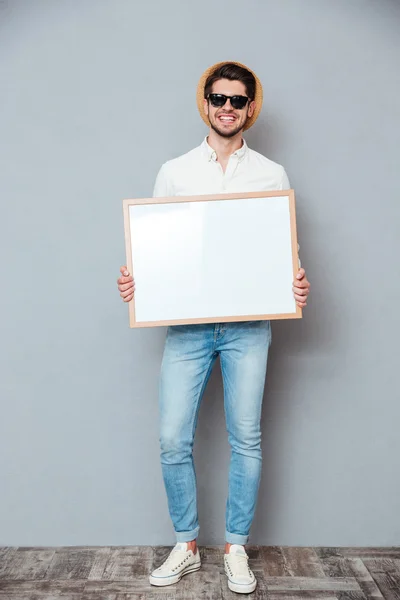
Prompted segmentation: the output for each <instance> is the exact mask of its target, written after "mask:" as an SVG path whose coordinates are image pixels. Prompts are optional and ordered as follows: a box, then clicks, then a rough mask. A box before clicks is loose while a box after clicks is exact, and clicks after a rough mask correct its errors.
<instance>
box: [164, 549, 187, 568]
mask: <svg viewBox="0 0 400 600" xmlns="http://www.w3.org/2000/svg"><path fill="white" fill-rule="evenodd" d="M188 557H189V555H188V553H187V552H184V551H183V550H175V549H174V550H172V552H171V553H170V555H169V556H168V558H167V559H166V560H165V561H164V562H163V564H162V567H170V566H171V565H172V566H173V567H174V568H175V569H176V568H177V567H180V566H181V565H183V564H184V562H185V559H188Z"/></svg>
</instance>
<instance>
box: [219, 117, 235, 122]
mask: <svg viewBox="0 0 400 600" xmlns="http://www.w3.org/2000/svg"><path fill="white" fill-rule="evenodd" d="M220 119H221V121H234V120H235V118H234V117H220Z"/></svg>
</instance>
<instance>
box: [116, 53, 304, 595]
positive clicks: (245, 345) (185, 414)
mask: <svg viewBox="0 0 400 600" xmlns="http://www.w3.org/2000/svg"><path fill="white" fill-rule="evenodd" d="M197 103H198V108H199V111H200V114H201V116H202V118H203V120H204V121H205V122H206V124H207V125H208V126H209V128H210V130H209V135H208V137H207V138H206V139H205V140H204V141H203V143H202V144H201V146H199V147H197V148H195V149H194V150H192V151H191V152H188V153H187V154H184V155H183V156H180V157H179V158H176V159H174V160H170V161H168V162H167V163H165V164H164V165H163V166H162V167H161V169H160V171H159V173H158V176H157V180H156V184H155V189H154V196H157V197H160V196H175V195H177V196H187V195H200V194H220V193H228V192H234V193H237V192H251V191H264V190H266V191H270V190H286V189H289V188H290V184H289V181H288V178H287V176H286V173H285V170H284V169H283V167H282V166H280V165H278V164H276V163H274V162H272V161H271V160H269V159H267V158H265V157H264V156H262V155H261V154H258V153H257V152H254V151H253V150H250V149H249V148H248V146H247V144H246V142H245V141H244V139H243V137H242V133H243V131H244V130H245V129H248V128H249V127H251V125H253V124H254V122H255V121H256V119H257V117H258V115H259V113H260V110H261V105H262V86H261V83H260V81H259V79H258V78H257V76H256V75H255V74H254V73H253V72H252V71H251V70H250V69H248V68H247V67H245V66H244V65H242V64H240V63H218V64H217V65H214V66H213V67H211V68H210V69H207V71H206V72H205V73H204V75H203V77H202V78H201V80H200V83H199V86H198V99H197ZM237 285H238V286H239V285H240V280H239V279H238V281H237ZM309 287H310V286H309V282H308V281H307V278H306V275H305V271H304V269H299V272H298V274H297V278H296V281H295V282H294V283H293V293H294V297H295V299H296V302H297V304H298V305H299V306H300V307H304V306H306V300H307V296H308V293H309ZM118 288H119V290H120V295H121V297H122V298H123V300H124V301H125V302H130V301H131V300H132V298H133V295H134V291H135V287H134V281H133V278H132V277H131V275H130V274H129V273H128V271H127V269H126V267H121V277H120V278H119V279H118ZM270 343H271V326H270V322H269V321H251V322H245V323H243V322H241V323H240V322H239V323H218V324H199V325H184V326H173V327H169V328H168V333H167V339H166V344H165V350H164V356H163V361H162V367H161V378H160V423H161V431H160V442H161V463H162V471H163V478H164V483H165V488H166V492H167V497H168V506H169V512H170V515H171V519H172V522H173V525H174V528H175V532H176V538H177V544H176V546H175V548H174V549H173V550H172V552H171V554H170V555H169V557H168V558H167V560H166V561H165V562H164V563H163V565H161V567H159V568H158V569H156V570H155V571H154V572H153V573H152V574H151V576H150V583H151V584H152V585H156V586H165V585H171V584H173V583H176V582H178V581H179V580H180V579H181V577H182V576H183V575H186V574H187V573H190V572H193V571H196V570H198V569H199V568H200V556H199V552H198V550H197V546H196V539H197V536H198V532H199V524H198V516H197V495H196V476H195V470H194V465H193V456H192V449H193V440H194V434H195V430H196V424H197V415H198V410H199V406H200V402H201V398H202V395H203V392H204V388H205V386H206V384H207V381H208V378H209V376H210V373H211V369H212V366H213V364H214V362H215V360H216V358H217V356H219V357H220V361H221V371H222V376H223V383H224V404H225V414H226V423H227V430H228V439H229V443H230V446H231V462H230V469H229V492H228V501H227V506H226V546H225V555H224V563H225V573H226V575H227V577H228V586H229V588H230V589H231V590H232V591H235V592H239V593H250V592H252V591H253V590H254V589H255V587H256V585H257V582H256V579H255V577H254V574H253V573H252V571H251V570H250V569H249V566H248V557H247V554H246V552H245V548H244V545H245V544H246V543H247V541H248V537H249V531H250V526H251V523H252V520H253V516H254V511H255V506H256V499H257V494H258V488H259V481H260V473H261V429H260V419H261V405H262V399H263V392H264V384H265V375H266V366H267V358H268V349H269V346H270Z"/></svg>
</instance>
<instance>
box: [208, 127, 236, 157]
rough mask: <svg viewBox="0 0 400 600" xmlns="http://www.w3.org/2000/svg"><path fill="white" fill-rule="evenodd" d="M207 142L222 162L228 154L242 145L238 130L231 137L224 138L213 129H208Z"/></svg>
mask: <svg viewBox="0 0 400 600" xmlns="http://www.w3.org/2000/svg"><path fill="white" fill-rule="evenodd" d="M207 142H208V145H209V146H210V147H211V148H212V149H213V150H215V152H216V154H217V157H218V160H219V161H220V162H224V161H227V160H229V157H230V155H231V154H233V153H234V152H236V150H239V148H241V147H242V146H243V137H242V132H241V131H240V132H239V133H238V134H237V135H235V136H234V137H232V138H224V137H222V136H220V135H218V133H217V132H216V131H214V129H210V133H209V135H208V138H207Z"/></svg>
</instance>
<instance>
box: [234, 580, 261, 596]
mask: <svg viewBox="0 0 400 600" xmlns="http://www.w3.org/2000/svg"><path fill="white" fill-rule="evenodd" d="M256 587H257V579H256V580H255V581H254V582H253V583H249V584H247V585H243V584H239V583H233V582H232V581H231V580H230V579H228V588H229V589H230V590H231V591H232V592H236V593H237V594H251V593H252V592H254V590H255V589H256Z"/></svg>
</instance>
